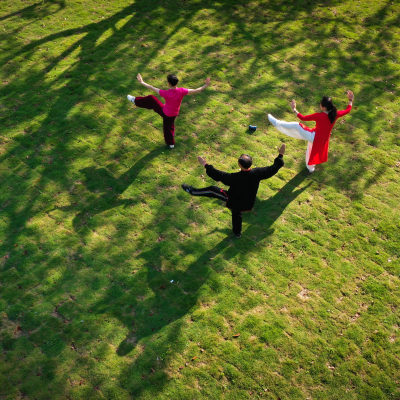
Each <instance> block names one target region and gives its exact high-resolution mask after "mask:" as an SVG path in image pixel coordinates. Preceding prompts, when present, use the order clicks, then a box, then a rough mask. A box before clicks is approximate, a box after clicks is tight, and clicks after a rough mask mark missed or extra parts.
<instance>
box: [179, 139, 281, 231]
mask: <svg viewBox="0 0 400 400" xmlns="http://www.w3.org/2000/svg"><path fill="white" fill-rule="evenodd" d="M285 149H286V146H285V145H284V144H282V145H281V147H280V148H279V155H278V157H276V158H275V160H274V163H273V164H272V165H271V166H270V167H264V168H251V165H252V163H253V160H252V158H251V157H250V156H249V155H247V154H242V155H241V156H240V157H239V160H238V164H239V167H240V171H239V172H234V173H228V172H223V171H219V170H218V169H216V168H214V167H213V166H212V165H210V164H207V161H206V160H205V159H204V158H203V157H197V159H198V161H199V163H200V164H201V165H202V166H203V167H205V168H206V173H207V175H208V176H209V177H210V178H212V179H214V180H215V181H217V182H222V183H223V184H224V185H226V186H229V189H228V190H224V189H221V188H219V187H217V186H208V187H206V188H203V189H196V188H194V187H192V186H189V185H186V184H185V183H184V184H183V185H182V189H183V190H185V191H186V192H188V193H189V194H191V195H192V196H205V197H214V198H216V199H219V200H222V201H225V202H226V206H227V207H228V208H229V209H230V210H231V212H232V229H233V233H234V234H235V235H236V237H238V238H240V237H241V233H242V212H243V211H250V210H251V209H252V208H253V206H254V202H255V200H256V195H257V191H258V186H259V184H260V181H261V180H263V179H267V178H270V177H271V176H273V175H275V174H276V173H277V172H278V171H279V169H280V168H281V167H283V164H284V163H283V155H284V153H285Z"/></svg>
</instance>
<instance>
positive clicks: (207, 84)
mask: <svg viewBox="0 0 400 400" xmlns="http://www.w3.org/2000/svg"><path fill="white" fill-rule="evenodd" d="M210 81H211V79H210V78H207V79H206V82H205V83H204V85H203V86H201V87H199V88H197V89H188V94H196V93H200V92H202V91H203V90H204V89H206V88H207V87H208V86H209V85H210Z"/></svg>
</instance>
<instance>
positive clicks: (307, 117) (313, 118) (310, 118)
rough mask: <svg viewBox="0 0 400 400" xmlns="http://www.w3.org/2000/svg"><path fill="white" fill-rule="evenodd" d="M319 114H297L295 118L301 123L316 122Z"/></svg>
mask: <svg viewBox="0 0 400 400" xmlns="http://www.w3.org/2000/svg"><path fill="white" fill-rule="evenodd" d="M319 114H320V113H315V114H310V115H303V114H300V113H298V114H297V118H299V119H301V120H302V121H316V120H317V119H318V116H319Z"/></svg>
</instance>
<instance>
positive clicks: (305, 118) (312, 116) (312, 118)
mask: <svg viewBox="0 0 400 400" xmlns="http://www.w3.org/2000/svg"><path fill="white" fill-rule="evenodd" d="M290 107H292V110H293V112H294V113H295V114H296V116H297V118H298V119H300V120H302V121H315V120H316V116H317V113H315V114H310V115H303V114H300V113H299V112H298V111H297V108H296V100H295V99H293V100H292V101H291V102H290Z"/></svg>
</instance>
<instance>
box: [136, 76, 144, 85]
mask: <svg viewBox="0 0 400 400" xmlns="http://www.w3.org/2000/svg"><path fill="white" fill-rule="evenodd" d="M136 78H137V80H138V81H139V82H140V83H143V78H142V75H140V74H137V76H136Z"/></svg>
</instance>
